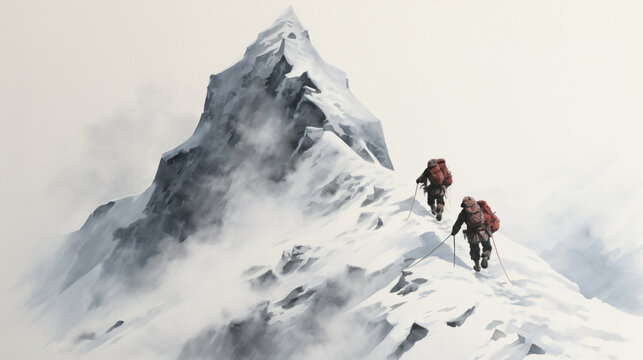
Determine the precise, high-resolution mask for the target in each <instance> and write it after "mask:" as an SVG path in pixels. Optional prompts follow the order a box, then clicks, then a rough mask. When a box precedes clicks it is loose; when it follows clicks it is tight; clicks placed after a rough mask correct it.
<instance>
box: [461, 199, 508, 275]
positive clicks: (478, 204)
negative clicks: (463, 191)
mask: <svg viewBox="0 0 643 360" xmlns="http://www.w3.org/2000/svg"><path fill="white" fill-rule="evenodd" d="M460 206H461V207H462V208H463V209H462V211H460V215H458V220H456V222H455V224H453V229H452V230H451V235H453V236H455V235H456V234H457V233H458V231H460V228H461V227H462V224H463V223H466V224H467V229H466V230H465V231H464V234H465V236H466V237H467V240H468V241H469V248H470V251H469V255H471V260H473V261H474V263H475V264H474V266H473V269H474V270H475V271H480V266H481V265H482V268H483V269H486V268H487V266H488V261H489V257H490V256H491V250H492V248H491V243H490V242H489V241H490V238H491V236H493V233H494V232H496V231H498V229H499V228H500V220H499V219H498V217H497V216H496V215H495V214H494V213H493V212H492V211H491V208H490V207H489V205H487V203H486V202H485V201H483V200H480V201H476V200H475V199H474V198H472V197H471V196H465V197H464V199H462V204H460ZM478 244H481V245H482V262H480V246H479V245H478Z"/></svg>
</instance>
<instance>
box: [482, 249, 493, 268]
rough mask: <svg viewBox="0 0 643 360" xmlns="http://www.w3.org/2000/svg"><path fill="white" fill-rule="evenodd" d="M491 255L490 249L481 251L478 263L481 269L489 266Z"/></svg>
mask: <svg viewBox="0 0 643 360" xmlns="http://www.w3.org/2000/svg"><path fill="white" fill-rule="evenodd" d="M490 255H491V251H483V252H482V262H481V263H480V265H481V266H482V268H483V269H486V268H487V266H489V262H488V261H489V256H490Z"/></svg>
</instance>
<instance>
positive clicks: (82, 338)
mask: <svg viewBox="0 0 643 360" xmlns="http://www.w3.org/2000/svg"><path fill="white" fill-rule="evenodd" d="M94 339H96V333H93V332H85V333H82V334H80V335H78V336H77V337H76V344H78V343H81V342H83V341H86V340H90V341H91V340H94Z"/></svg>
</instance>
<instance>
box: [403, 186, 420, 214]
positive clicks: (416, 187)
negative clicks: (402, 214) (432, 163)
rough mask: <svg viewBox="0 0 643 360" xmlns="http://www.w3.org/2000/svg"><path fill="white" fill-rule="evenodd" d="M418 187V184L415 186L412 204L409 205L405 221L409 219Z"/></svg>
mask: <svg viewBox="0 0 643 360" xmlns="http://www.w3.org/2000/svg"><path fill="white" fill-rule="evenodd" d="M419 187H420V184H419V183H418V184H416V185H415V193H414V194H413V202H412V203H411V208H410V209H409V216H407V217H406V220H408V219H409V218H410V217H411V211H413V205H415V197H416V196H417V194H418V188H419Z"/></svg>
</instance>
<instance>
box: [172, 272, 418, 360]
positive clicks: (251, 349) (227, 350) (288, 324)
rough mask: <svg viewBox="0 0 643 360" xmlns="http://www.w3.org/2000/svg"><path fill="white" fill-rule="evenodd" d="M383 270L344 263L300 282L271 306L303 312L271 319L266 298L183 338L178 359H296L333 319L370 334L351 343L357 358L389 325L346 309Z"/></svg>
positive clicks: (315, 342)
mask: <svg viewBox="0 0 643 360" xmlns="http://www.w3.org/2000/svg"><path fill="white" fill-rule="evenodd" d="M381 276H384V274H377V275H375V276H370V275H369V276H366V275H365V274H364V269H361V268H359V267H354V266H347V268H346V271H345V272H344V273H343V274H342V275H341V276H339V277H337V278H333V279H331V280H328V281H327V282H326V283H324V284H323V285H320V286H317V287H315V288H310V289H307V288H306V287H305V286H298V287H297V288H295V289H293V290H291V291H290V292H289V293H288V294H287V295H286V296H285V297H284V298H283V299H281V300H280V301H278V302H275V303H274V306H275V307H278V309H279V311H294V309H295V308H296V309H297V310H298V311H301V313H297V315H294V316H292V317H289V318H287V320H285V321H278V320H275V321H271V320H272V319H273V313H272V312H270V311H269V308H270V304H269V303H268V302H264V303H262V304H260V305H259V306H257V307H256V308H255V310H254V311H252V312H251V314H250V315H249V316H248V317H246V318H243V319H239V320H235V321H232V322H230V323H229V324H227V325H225V326H215V327H212V328H208V329H205V330H203V331H202V332H201V333H199V334H198V335H196V336H195V337H194V338H192V339H191V340H189V341H188V342H187V343H186V344H185V346H184V347H183V349H182V351H181V353H180V355H179V359H257V360H259V359H261V360H264V359H299V358H301V357H300V354H301V353H302V351H304V350H305V349H306V348H307V347H308V346H320V341H321V342H323V341H324V339H325V338H327V337H328V334H327V332H328V331H329V329H328V328H327V327H326V325H327V324H328V323H329V322H331V321H333V320H334V321H338V320H339V321H342V322H343V324H344V326H347V327H349V328H351V329H352V330H354V333H355V334H361V335H362V336H363V337H364V339H367V340H368V341H367V343H365V344H358V345H356V346H357V348H355V349H351V350H352V353H353V354H355V358H363V357H364V356H365V355H366V354H368V352H370V351H371V350H372V349H373V348H375V347H376V346H377V345H378V344H379V343H380V342H381V341H382V340H383V339H384V338H385V337H386V335H387V334H388V333H389V332H390V331H391V329H392V328H393V326H392V325H391V324H390V323H388V322H387V321H386V320H377V321H371V320H369V317H368V316H367V315H366V314H362V313H356V314H350V315H347V314H346V313H345V312H344V311H345V309H347V308H349V307H350V306H353V305H355V304H357V303H359V301H362V300H363V299H364V298H365V297H366V296H368V294H370V291H372V288H371V287H370V286H372V284H369V281H373V282H376V281H390V280H389V279H384V280H382V279H380V278H379V277H381ZM275 310H277V309H275ZM275 312H276V311H275ZM331 331H332V330H331ZM412 334H413V335H411V334H410V335H409V336H410V338H409V339H410V340H409V341H410V342H413V343H414V342H415V341H417V340H413V339H419V338H421V337H424V336H426V334H424V336H422V330H421V329H415V330H413V332H412Z"/></svg>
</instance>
